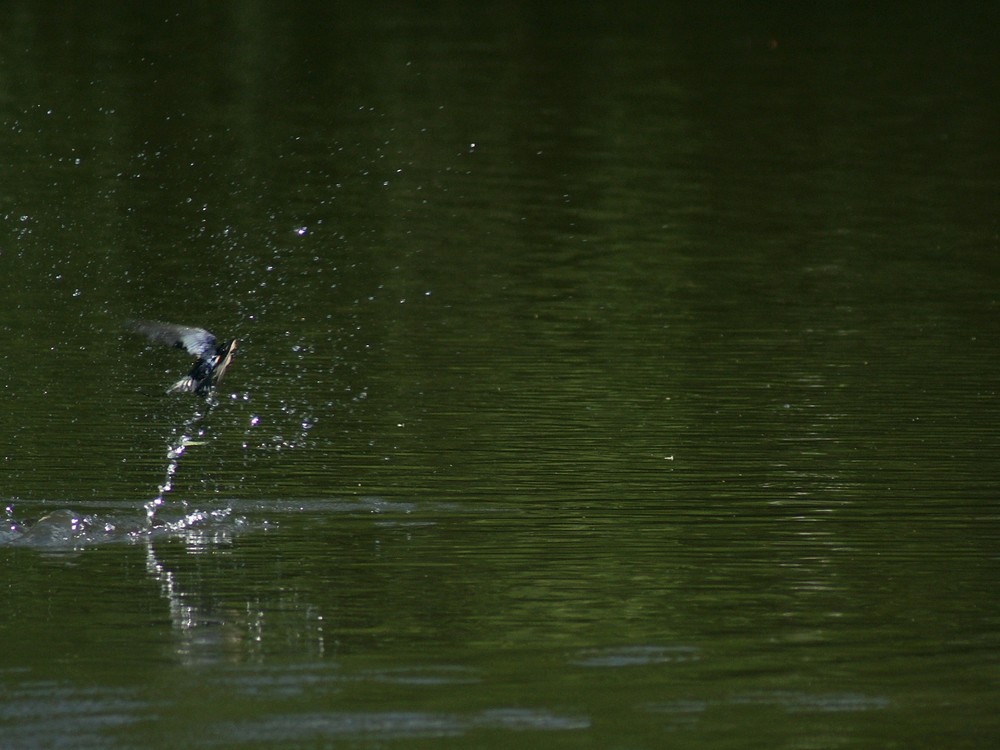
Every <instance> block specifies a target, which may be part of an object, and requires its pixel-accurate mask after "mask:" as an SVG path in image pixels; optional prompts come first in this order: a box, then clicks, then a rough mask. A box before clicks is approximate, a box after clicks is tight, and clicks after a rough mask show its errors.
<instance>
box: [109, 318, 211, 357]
mask: <svg viewBox="0 0 1000 750" xmlns="http://www.w3.org/2000/svg"><path fill="white" fill-rule="evenodd" d="M128 327H129V328H130V329H131V330H133V331H135V332H136V333H141V334H142V335H144V336H146V338H148V339H149V340H150V341H157V342H159V343H161V344H166V345H167V346H175V347H177V348H178V349H186V350H187V352H188V353H189V354H191V355H192V356H195V357H198V358H199V359H205V358H206V357H210V356H212V355H214V354H215V336H213V335H212V334H211V333H209V332H208V331H206V330H205V329H204V328H190V327H188V326H175V325H174V324H173V323H160V322H158V321H155V320H133V321H130V322H129V323H128Z"/></svg>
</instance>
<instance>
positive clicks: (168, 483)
mask: <svg viewBox="0 0 1000 750" xmlns="http://www.w3.org/2000/svg"><path fill="white" fill-rule="evenodd" d="M214 405H215V404H214V402H212V401H209V402H208V406H207V407H206V409H205V411H204V413H203V412H202V411H201V410H200V409H199V410H196V411H195V413H194V414H193V415H192V416H191V417H190V419H188V420H187V422H185V423H184V426H183V427H181V429H180V430H178V434H177V438H176V439H175V440H173V441H172V442H171V443H170V445H169V446H167V469H166V474H165V476H164V478H163V483H162V484H160V486H159V487H158V488H157V495H156V497H154V498H153V499H152V500H150V501H149V502H147V503H146V504H145V506H144V507H145V509H146V525H147V526H149V527H152V525H153V522H154V521H155V520H156V512H157V511H158V510H159V509H160V507H161V506H162V505H163V503H164V498H165V496H166V494H167V493H168V492H170V491H171V490H172V489H173V487H174V475H176V474H177V467H178V466H179V464H180V460H181V456H183V455H184V452H185V451H186V450H187V448H188V446H190V445H195V444H196V441H193V440H192V439H191V438H192V433H194V432H195V427H196V426H197V425H198V423H199V422H201V421H202V420H203V419H205V418H206V417H207V416H208V415H209V414H210V413H211V411H212V407H213V406H214ZM195 435H196V437H198V438H203V437H204V436H205V430H204V428H202V429H199V430H198V431H197V433H195ZM198 442H200V441H198ZM185 507H186V503H185Z"/></svg>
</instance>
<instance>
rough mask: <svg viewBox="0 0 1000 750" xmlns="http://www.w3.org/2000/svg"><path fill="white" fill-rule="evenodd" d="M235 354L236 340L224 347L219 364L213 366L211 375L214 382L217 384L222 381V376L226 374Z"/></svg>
mask: <svg viewBox="0 0 1000 750" xmlns="http://www.w3.org/2000/svg"><path fill="white" fill-rule="evenodd" d="M235 353H236V339H233V340H232V341H230V342H229V346H227V347H226V351H225V353H224V354H222V355H221V360H222V361H220V362H219V364H217V365H216V366H215V372H214V373H213V375H214V377H213V380H214V382H216V383H218V382H219V381H220V380H222V376H223V375H225V374H226V368H227V367H229V364H230V363H231V362H232V361H233V355H234V354H235Z"/></svg>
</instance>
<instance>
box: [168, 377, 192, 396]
mask: <svg viewBox="0 0 1000 750" xmlns="http://www.w3.org/2000/svg"><path fill="white" fill-rule="evenodd" d="M196 390H198V382H197V381H196V380H195V379H194V378H192V377H191V376H190V375H185V376H184V377H183V378H181V379H180V380H178V381H177V382H176V383H174V384H173V385H172V386H170V387H169V388H167V393H194V392H195V391H196Z"/></svg>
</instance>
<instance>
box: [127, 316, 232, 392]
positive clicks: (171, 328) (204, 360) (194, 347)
mask: <svg viewBox="0 0 1000 750" xmlns="http://www.w3.org/2000/svg"><path fill="white" fill-rule="evenodd" d="M128 325H129V328H130V329H131V330H133V331H135V332H136V333H141V334H142V335H144V336H146V338H148V339H149V340H150V341H156V342H159V343H161V344H166V345H167V346H173V347H176V348H178V349H184V350H186V351H187V352H188V354H191V355H192V356H194V357H197V358H198V361H197V362H195V363H194V367H193V368H191V372H189V373H188V374H187V375H185V376H184V377H183V378H181V379H180V380H178V381H177V382H176V383H174V384H173V385H172V386H170V388H169V389H168V390H167V393H205V392H206V391H207V390H208V389H209V388H211V387H212V386H214V385H216V384H217V383H218V382H219V381H220V380H222V376H223V375H225V374H226V369H227V368H228V367H229V365H230V363H231V362H232V361H233V355H234V354H235V353H236V339H233V340H232V341H226V342H224V343H222V344H218V343H216V340H215V336H213V335H212V334H211V333H209V332H208V331H206V330H205V329H204V328H191V327H189V326H178V325H174V324H173V323H160V322H158V321H155V320H136V321H132V322H130V323H129V324H128Z"/></svg>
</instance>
